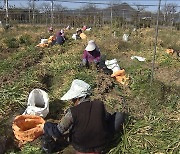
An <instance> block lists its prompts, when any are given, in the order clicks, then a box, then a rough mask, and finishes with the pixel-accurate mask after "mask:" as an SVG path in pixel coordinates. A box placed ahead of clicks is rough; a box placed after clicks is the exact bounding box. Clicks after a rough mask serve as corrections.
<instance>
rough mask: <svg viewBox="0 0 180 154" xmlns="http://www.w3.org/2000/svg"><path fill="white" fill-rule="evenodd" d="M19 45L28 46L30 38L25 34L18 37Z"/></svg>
mask: <svg viewBox="0 0 180 154" xmlns="http://www.w3.org/2000/svg"><path fill="white" fill-rule="evenodd" d="M19 43H20V44H25V45H30V44H31V39H30V36H29V35H27V34H25V35H22V36H20V37H19Z"/></svg>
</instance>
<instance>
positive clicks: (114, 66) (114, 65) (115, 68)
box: [105, 59, 120, 73]
mask: <svg viewBox="0 0 180 154" xmlns="http://www.w3.org/2000/svg"><path fill="white" fill-rule="evenodd" d="M105 65H106V66H107V68H108V69H111V70H112V71H113V73H115V72H117V71H119V70H120V67H119V64H118V62H117V59H112V60H106V61H105Z"/></svg>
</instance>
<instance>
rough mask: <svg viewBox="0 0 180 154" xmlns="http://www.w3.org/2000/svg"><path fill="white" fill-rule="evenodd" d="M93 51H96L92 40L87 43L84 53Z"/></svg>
mask: <svg viewBox="0 0 180 154" xmlns="http://www.w3.org/2000/svg"><path fill="white" fill-rule="evenodd" d="M94 49H96V44H95V42H94V40H90V41H89V42H88V45H87V47H86V48H85V50H86V51H93V50H94Z"/></svg>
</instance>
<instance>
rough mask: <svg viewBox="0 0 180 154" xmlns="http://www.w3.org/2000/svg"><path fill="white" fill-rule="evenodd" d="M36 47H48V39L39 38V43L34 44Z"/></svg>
mask: <svg viewBox="0 0 180 154" xmlns="http://www.w3.org/2000/svg"><path fill="white" fill-rule="evenodd" d="M36 47H42V48H44V47H48V39H41V43H39V44H38V45H36Z"/></svg>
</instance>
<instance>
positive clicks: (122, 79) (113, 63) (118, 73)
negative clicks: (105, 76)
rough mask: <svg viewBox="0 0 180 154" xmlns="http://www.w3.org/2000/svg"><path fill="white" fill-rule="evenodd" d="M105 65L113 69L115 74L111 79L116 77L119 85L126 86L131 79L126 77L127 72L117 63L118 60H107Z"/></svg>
mask: <svg viewBox="0 0 180 154" xmlns="http://www.w3.org/2000/svg"><path fill="white" fill-rule="evenodd" d="M105 64H106V66H107V68H108V69H111V70H112V71H113V74H112V75H111V77H114V78H115V79H116V80H117V81H118V82H119V83H121V84H123V85H125V83H126V81H127V80H128V79H129V78H128V77H126V75H125V70H124V69H122V70H121V69H120V67H119V65H118V63H117V60H116V59H112V60H106V61H105Z"/></svg>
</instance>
